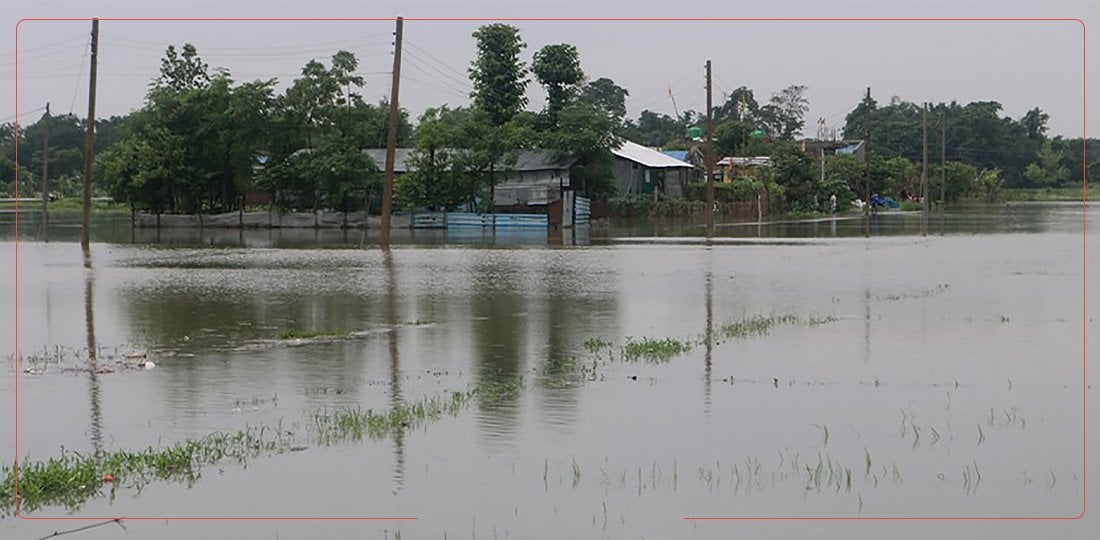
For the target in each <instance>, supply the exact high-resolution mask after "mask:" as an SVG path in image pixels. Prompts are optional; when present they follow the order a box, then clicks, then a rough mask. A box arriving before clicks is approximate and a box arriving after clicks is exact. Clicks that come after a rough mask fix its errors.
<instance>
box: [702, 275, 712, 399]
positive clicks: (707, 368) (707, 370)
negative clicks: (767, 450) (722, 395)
mask: <svg viewBox="0 0 1100 540" xmlns="http://www.w3.org/2000/svg"><path fill="white" fill-rule="evenodd" d="M706 286H707V300H706V302H707V335H706V345H707V354H706V357H705V358H704V362H705V363H704V364H703V412H704V413H705V414H708V415H709V414H710V379H711V365H712V364H711V353H712V352H713V351H714V308H713V302H712V297H713V296H714V294H713V293H714V276H713V275H712V274H711V273H710V272H707V280H706Z"/></svg>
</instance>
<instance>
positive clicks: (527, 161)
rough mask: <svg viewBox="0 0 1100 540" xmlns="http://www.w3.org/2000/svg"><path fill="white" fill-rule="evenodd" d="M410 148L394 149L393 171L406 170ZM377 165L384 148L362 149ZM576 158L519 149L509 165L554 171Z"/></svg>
mask: <svg viewBox="0 0 1100 540" xmlns="http://www.w3.org/2000/svg"><path fill="white" fill-rule="evenodd" d="M413 150H414V149H412V148H397V149H395V150H394V159H393V171H394V172H397V173H404V172H408V170H409V167H408V164H407V162H408V159H409V157H410V156H411V155H412V152H413ZM363 152H364V153H365V154H367V155H368V156H370V158H371V159H372V160H374V162H375V163H376V164H377V165H378V168H379V169H380V170H381V169H384V168H385V167H386V149H385V148H368V149H366V150H363ZM576 161H577V160H576V158H568V159H565V160H564V161H561V160H557V159H555V156H554V154H553V153H551V152H546V151H537V150H520V151H519V153H518V154H517V155H516V164H515V166H513V167H510V168H509V170H513V171H525V172H529V171H556V170H564V169H568V168H569V167H570V166H571V165H573V163H574V162H576Z"/></svg>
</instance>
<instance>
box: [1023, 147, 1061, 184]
mask: <svg viewBox="0 0 1100 540" xmlns="http://www.w3.org/2000/svg"><path fill="white" fill-rule="evenodd" d="M1064 160H1065V155H1064V154H1063V153H1062V152H1060V151H1058V150H1055V149H1054V148H1053V147H1052V145H1051V142H1050V141H1043V146H1042V147H1041V148H1040V149H1039V155H1038V161H1036V162H1033V163H1030V164H1028V166H1027V168H1026V169H1024V176H1026V177H1027V179H1028V182H1029V183H1030V184H1031V185H1032V186H1035V187H1061V186H1063V185H1065V182H1066V180H1068V179H1069V168H1068V167H1066V166H1065V165H1063V164H1062V162H1063V161H1064Z"/></svg>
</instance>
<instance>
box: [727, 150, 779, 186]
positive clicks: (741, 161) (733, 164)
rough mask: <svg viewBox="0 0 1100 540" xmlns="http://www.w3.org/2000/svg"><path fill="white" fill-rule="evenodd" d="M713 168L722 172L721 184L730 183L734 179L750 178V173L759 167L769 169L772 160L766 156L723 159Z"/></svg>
mask: <svg viewBox="0 0 1100 540" xmlns="http://www.w3.org/2000/svg"><path fill="white" fill-rule="evenodd" d="M714 165H715V168H716V169H718V170H720V171H722V179H721V181H722V182H732V181H733V180H734V179H736V178H743V177H746V176H752V171H753V170H754V169H757V168H760V167H771V166H772V158H770V157H768V156H756V157H736V156H731V157H724V158H722V159H720V160H718V162H717V163H715V164H714Z"/></svg>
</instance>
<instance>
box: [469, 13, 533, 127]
mask: <svg viewBox="0 0 1100 540" xmlns="http://www.w3.org/2000/svg"><path fill="white" fill-rule="evenodd" d="M473 35H474V38H475V39H476V40H477V58H475V59H474V61H473V64H472V66H471V67H470V70H469V73H470V80H471V81H472V82H473V86H474V91H473V93H471V94H470V97H471V98H473V105H474V107H475V108H477V109H480V110H482V111H485V112H486V113H488V115H489V119H490V120H491V121H492V124H493V125H494V126H502V125H504V123H505V122H507V121H509V120H511V119H512V117H513V116H515V115H516V114H517V113H518V112H519V111H521V110H523V108H524V107H525V106H526V105H527V98H526V96H525V95H524V93H525V92H526V90H527V67H526V66H525V64H524V63H523V62H521V61H520V59H519V55H520V53H521V52H522V51H523V49H524V48H525V47H526V46H527V45H526V44H525V43H524V42H523V41H522V40H521V39H520V36H519V29H518V28H516V27H514V26H509V25H506V24H500V23H496V24H489V25H485V26H482V27H481V28H478V29H477V31H475V32H474V34H473Z"/></svg>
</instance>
